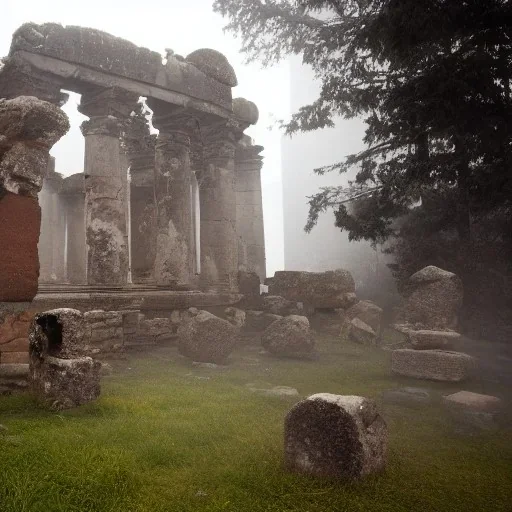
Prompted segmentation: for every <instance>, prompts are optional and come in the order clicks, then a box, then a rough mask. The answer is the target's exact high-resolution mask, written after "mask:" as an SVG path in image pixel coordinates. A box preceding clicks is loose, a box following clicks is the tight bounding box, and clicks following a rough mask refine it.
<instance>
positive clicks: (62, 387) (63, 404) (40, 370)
mask: <svg viewBox="0 0 512 512" xmlns="http://www.w3.org/2000/svg"><path fill="white" fill-rule="evenodd" d="M100 371H101V363H100V362H98V361H94V360H93V359H92V358H91V357H80V358H75V359H60V358H57V357H51V356H47V357H45V358H43V359H41V358H38V357H33V356H31V361H30V387H31V389H32V391H33V393H34V394H35V395H36V398H37V399H38V401H40V402H41V403H43V404H44V405H45V406H47V407H49V408H51V409H54V410H61V409H70V408H73V407H77V406H79V405H82V404H84V403H87V402H89V401H91V400H95V399H96V398H98V396H99V394H100Z"/></svg>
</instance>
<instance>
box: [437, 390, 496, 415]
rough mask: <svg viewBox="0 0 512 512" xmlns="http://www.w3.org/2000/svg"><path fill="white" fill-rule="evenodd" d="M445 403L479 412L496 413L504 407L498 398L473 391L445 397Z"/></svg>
mask: <svg viewBox="0 0 512 512" xmlns="http://www.w3.org/2000/svg"><path fill="white" fill-rule="evenodd" d="M443 401H444V403H445V404H446V405H448V406H455V407H461V408H463V409H467V410H470V411H479V412H495V411H497V410H499V409H500V408H501V406H502V401H501V399H500V398H498V397H496V396H491V395H481V394H480V393H473V392H471V391H458V392H457V393H453V394H451V395H447V396H445V397H443Z"/></svg>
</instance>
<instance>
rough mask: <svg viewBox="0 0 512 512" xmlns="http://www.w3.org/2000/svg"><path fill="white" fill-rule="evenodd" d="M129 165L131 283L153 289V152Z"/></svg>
mask: <svg viewBox="0 0 512 512" xmlns="http://www.w3.org/2000/svg"><path fill="white" fill-rule="evenodd" d="M130 162H131V163H130V177H131V182H130V221H131V254H132V281H133V283H134V284H146V285H154V284H156V280H155V277H154V267H155V255H156V242H157V223H156V220H157V219H156V206H155V153H154V149H153V151H152V152H151V151H149V152H145V153H139V154H137V155H133V156H131V157H130Z"/></svg>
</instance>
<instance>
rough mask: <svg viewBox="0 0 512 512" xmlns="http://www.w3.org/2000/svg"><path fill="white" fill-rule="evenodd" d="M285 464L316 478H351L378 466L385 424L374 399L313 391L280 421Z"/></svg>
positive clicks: (381, 462)
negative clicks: (283, 421) (282, 428)
mask: <svg viewBox="0 0 512 512" xmlns="http://www.w3.org/2000/svg"><path fill="white" fill-rule="evenodd" d="M284 439H285V440H284V443H285V454H284V456H285V466H286V468H287V469H288V470H291V471H293V472H297V473H302V474H306V475H312V476H317V477H328V478H337V479H343V480H355V479H358V478H361V477H364V476H367V475H370V474H372V473H376V472H379V471H382V470H383V469H384V467H385V465H386V460H387V446H388V431H387V426H386V423H385V422H384V420H383V419H382V417H381V416H380V415H379V413H378V411H377V406H376V405H375V403H374V402H373V401H372V400H370V399H367V398H364V397H360V396H341V395H332V394H329V393H319V394H316V395H312V396H310V397H309V398H307V399H306V400H302V401H301V402H299V403H298V404H296V405H295V406H294V407H293V408H292V409H291V411H290V412H289V413H288V414H287V416H286V419H285V425H284Z"/></svg>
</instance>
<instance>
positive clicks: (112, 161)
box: [79, 88, 138, 287]
mask: <svg viewBox="0 0 512 512" xmlns="http://www.w3.org/2000/svg"><path fill="white" fill-rule="evenodd" d="M137 99H138V97H137V96H135V95H134V94H133V93H128V92H126V91H124V90H122V89H118V88H111V89H102V90H100V91H97V90H95V91H93V92H88V93H85V94H83V95H82V99H81V103H80V108H79V110H80V112H82V113H83V114H85V115H87V116H89V117H90V119H89V120H88V121H85V122H84V123H83V124H82V126H81V128H82V133H83V134H84V137H85V166H84V174H85V226H86V242H87V284H89V285H94V286H108V287H120V286H124V285H126V283H127V277H128V248H127V243H126V207H125V204H124V194H123V187H124V183H123V177H122V164H121V159H120V141H119V135H120V129H121V123H122V121H124V120H125V119H126V118H127V117H128V116H129V114H130V112H131V111H132V110H133V108H134V107H135V105H136V102H137Z"/></svg>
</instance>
